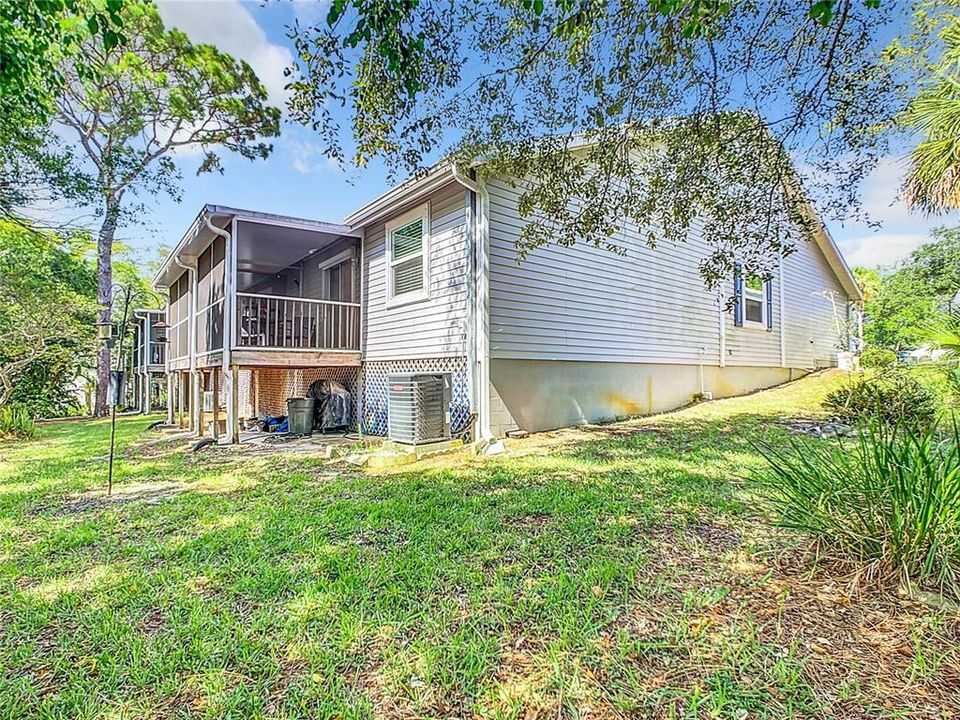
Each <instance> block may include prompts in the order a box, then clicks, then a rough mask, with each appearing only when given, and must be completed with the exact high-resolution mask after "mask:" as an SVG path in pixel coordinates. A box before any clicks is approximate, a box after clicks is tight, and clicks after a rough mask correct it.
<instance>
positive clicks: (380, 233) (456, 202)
mask: <svg viewBox="0 0 960 720" xmlns="http://www.w3.org/2000/svg"><path fill="white" fill-rule="evenodd" d="M427 202H428V203H429V205H430V240H429V258H428V262H429V268H430V273H429V284H430V297H429V298H428V299H426V300H422V301H416V302H411V303H408V304H403V305H397V306H396V307H387V275H386V273H387V255H386V244H385V242H384V237H385V235H384V227H385V225H386V222H381V223H377V224H375V225H368V226H366V227H365V228H364V233H365V240H364V249H363V277H364V278H366V280H365V282H364V287H363V301H362V302H363V313H364V328H363V337H362V338H361V348H362V351H363V357H364V360H369V361H376V360H400V359H408V358H434V357H453V356H462V355H464V354H465V352H466V347H465V320H466V297H467V291H466V271H467V250H466V208H465V204H464V203H465V196H464V190H463V188H462V187H461V186H460V185H457V184H455V183H452V182H451V184H450V185H448V186H446V187H444V188H442V189H440V190H438V191H437V192H435V193H433V194H432V195H431V196H430V197H429V198H427ZM422 203H423V201H417V202H416V203H414V205H411V206H398V207H397V212H396V213H395V214H394V216H393V217H398V216H400V215H402V214H403V213H405V212H407V211H408V210H410V209H411V208H412V207H414V206H416V205H420V204H422ZM390 219H391V218H387V222H389V221H390Z"/></svg>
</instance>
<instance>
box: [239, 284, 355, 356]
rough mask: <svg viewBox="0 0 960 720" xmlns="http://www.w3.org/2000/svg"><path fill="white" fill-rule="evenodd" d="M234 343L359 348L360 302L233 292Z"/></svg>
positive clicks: (290, 347)
mask: <svg viewBox="0 0 960 720" xmlns="http://www.w3.org/2000/svg"><path fill="white" fill-rule="evenodd" d="M237 344H238V345H239V346H241V347H259V348H270V349H289V350H297V349H304V350H359V349H360V304H359V303H344V302H334V301H332V300H310V299H307V298H294V297H284V296H279V295H259V294H256V293H237Z"/></svg>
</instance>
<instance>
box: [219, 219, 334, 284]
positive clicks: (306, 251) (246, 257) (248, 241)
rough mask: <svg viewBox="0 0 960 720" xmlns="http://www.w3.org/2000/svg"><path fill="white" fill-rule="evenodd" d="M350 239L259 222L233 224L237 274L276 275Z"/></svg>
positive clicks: (332, 233)
mask: <svg viewBox="0 0 960 720" xmlns="http://www.w3.org/2000/svg"><path fill="white" fill-rule="evenodd" d="M346 237H353V236H351V235H344V234H342V233H340V232H321V231H317V230H308V229H306V228H299V227H285V226H282V225H271V224H266V223H261V222H246V221H243V220H240V221H239V222H238V223H237V270H238V271H239V272H277V271H279V270H283V269H284V268H286V267H289V266H290V265H293V264H294V263H296V262H298V261H299V260H302V259H303V258H305V257H307V256H308V255H311V254H316V253H318V252H322V251H323V250H324V249H326V248H328V247H330V246H331V245H333V244H334V243H336V242H337V241H339V240H342V239H343V238H346Z"/></svg>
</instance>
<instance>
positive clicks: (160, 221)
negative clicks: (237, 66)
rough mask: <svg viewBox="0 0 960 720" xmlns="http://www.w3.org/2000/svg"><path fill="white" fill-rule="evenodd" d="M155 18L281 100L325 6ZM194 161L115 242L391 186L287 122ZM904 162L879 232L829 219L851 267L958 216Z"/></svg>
mask: <svg viewBox="0 0 960 720" xmlns="http://www.w3.org/2000/svg"><path fill="white" fill-rule="evenodd" d="M158 5H159V8H160V14H161V16H162V17H163V19H164V22H165V23H166V24H167V25H168V26H169V25H172V26H176V27H179V28H180V29H181V30H183V31H184V32H185V33H186V34H187V35H188V36H189V37H190V38H191V39H192V40H193V41H195V42H206V43H212V44H215V45H216V46H217V47H219V48H220V49H222V50H224V51H226V52H229V53H231V54H232V55H234V56H236V57H240V58H243V59H244V60H246V61H247V62H249V63H250V64H251V66H252V67H253V68H254V70H255V71H256V72H257V74H258V75H259V77H260V79H261V80H262V81H263V83H264V84H265V85H266V86H267V88H268V90H269V92H270V98H271V101H272V102H273V104H275V105H278V106H281V107H282V106H283V102H284V100H285V98H286V94H285V91H284V90H283V85H284V82H285V80H284V77H283V69H284V67H286V66H288V65H290V64H291V62H292V55H291V47H292V45H291V42H290V41H289V40H288V39H287V37H286V34H285V32H286V31H285V28H286V26H287V25H289V24H291V23H292V22H293V20H294V18H296V17H299V18H300V19H301V21H311V20H317V19H320V18H322V17H323V15H324V14H325V12H326V3H325V2H324V0H298V1H296V2H289V1H288V0H280V1H279V2H269V3H267V4H265V5H263V4H261V3H259V2H245V1H243V0H160V2H159V3H158ZM198 161H199V158H198V157H197V156H191V155H189V154H182V155H180V156H179V157H178V158H177V162H178V164H179V166H180V167H181V169H182V171H183V199H182V202H180V203H176V202H174V201H172V200H170V199H169V198H165V197H156V198H150V197H148V198H144V200H145V202H146V206H147V207H146V211H145V214H144V215H143V220H142V224H138V226H136V227H132V226H128V227H125V228H123V229H122V231H121V233H120V238H119V239H121V240H123V241H124V242H126V243H127V244H129V245H131V246H133V247H134V248H136V249H138V250H141V251H143V257H147V256H148V255H149V254H151V248H155V247H156V246H158V245H161V244H163V245H173V244H175V243H176V241H177V240H179V238H180V236H181V234H182V233H183V231H184V230H185V229H186V228H187V226H188V225H189V224H190V222H191V221H192V220H193V218H194V216H195V215H196V213H197V211H198V210H199V208H200V206H201V205H202V204H203V203H207V202H211V203H218V204H222V205H231V206H234V207H241V208H249V209H255V210H260V211H264V212H274V213H281V214H286V215H295V216H301V217H309V218H315V219H320V220H329V221H340V220H342V219H343V218H344V216H346V215H347V214H349V213H350V212H351V211H353V210H354V209H356V208H357V207H359V206H360V205H362V204H364V203H365V202H366V201H368V200H370V199H372V198H373V197H375V196H377V195H378V194H380V193H381V192H383V191H384V190H386V189H387V188H388V187H389V185H388V183H387V180H386V171H385V169H384V167H383V166H382V165H379V164H374V165H372V166H370V167H367V168H364V169H362V170H358V169H355V168H350V169H347V170H341V169H340V168H338V167H336V166H335V165H333V164H331V163H330V162H329V161H327V160H326V159H325V158H324V157H323V155H322V154H321V153H320V143H319V141H318V140H317V139H316V138H315V136H314V135H313V133H312V132H311V131H310V130H308V129H305V128H302V127H300V126H296V125H293V124H288V123H285V124H284V126H283V128H282V135H281V137H280V138H279V139H277V140H276V141H275V143H274V152H273V155H272V156H271V157H270V158H269V159H268V160H266V161H254V162H251V161H247V160H244V159H242V158H239V157H236V156H231V155H230V154H229V153H227V154H226V155H225V157H224V162H223V165H224V169H225V172H224V174H223V175H219V174H204V175H202V176H197V175H196V172H195V171H196V167H197V164H198ZM903 166H904V161H903V159H902V158H899V157H893V156H891V157H889V158H887V159H886V160H885V161H884V162H883V163H882V164H881V165H880V167H878V169H877V171H876V172H875V173H874V174H873V175H872V176H871V177H870V178H869V179H868V181H867V183H866V185H865V187H864V191H863V199H864V206H865V209H866V210H867V211H868V212H869V213H870V215H871V216H872V217H873V218H874V219H875V220H876V221H878V222H880V223H881V227H880V228H879V229H878V230H874V229H872V228H869V227H866V226H863V225H849V226H846V227H845V226H842V225H839V224H831V225H830V231H831V233H832V234H833V236H834V238H835V239H836V240H837V241H838V243H839V244H840V246H841V249H842V250H843V252H844V255H845V256H846V258H847V261H848V262H849V263H850V264H851V265H866V266H869V267H876V266H881V265H889V264H892V263H894V262H896V261H898V260H900V259H902V258H903V257H905V256H906V254H907V253H909V252H910V250H912V249H914V248H915V247H917V246H919V245H920V244H921V243H922V242H924V241H925V240H926V239H927V237H928V232H929V230H930V228H932V227H935V226H937V225H940V224H945V223H955V222H956V218H955V217H953V218H941V219H934V220H930V219H926V218H923V217H920V216H916V215H912V214H910V213H909V212H908V211H907V209H906V208H905V207H904V206H903V204H902V203H900V202H898V201H897V188H898V187H899V185H900V182H901V177H902V172H903Z"/></svg>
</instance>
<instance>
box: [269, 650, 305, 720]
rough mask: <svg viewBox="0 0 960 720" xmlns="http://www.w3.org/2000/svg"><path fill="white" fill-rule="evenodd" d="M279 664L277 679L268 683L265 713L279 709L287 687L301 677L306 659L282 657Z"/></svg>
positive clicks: (275, 712)
mask: <svg viewBox="0 0 960 720" xmlns="http://www.w3.org/2000/svg"><path fill="white" fill-rule="evenodd" d="M279 665H280V668H279V672H278V673H277V679H276V680H275V681H274V682H273V683H272V684H271V685H270V689H269V692H268V694H267V697H266V703H265V708H264V709H265V710H266V714H267V715H276V714H277V713H278V712H279V711H280V708H281V706H282V705H283V700H284V698H285V697H286V695H287V691H288V689H289V688H290V686H291V685H293V684H294V683H296V682H297V681H299V680H301V679H302V678H303V676H304V671H305V670H306V669H307V662H306V660H303V659H300V658H283V659H282V660H280V663H279Z"/></svg>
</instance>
